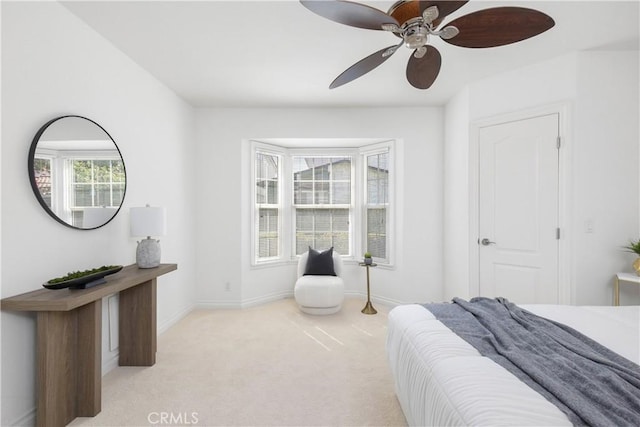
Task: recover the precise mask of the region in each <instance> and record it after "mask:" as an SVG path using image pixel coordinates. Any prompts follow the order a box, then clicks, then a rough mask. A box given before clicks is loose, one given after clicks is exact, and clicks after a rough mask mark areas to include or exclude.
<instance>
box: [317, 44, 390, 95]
mask: <svg viewBox="0 0 640 427" xmlns="http://www.w3.org/2000/svg"><path fill="white" fill-rule="evenodd" d="M397 47H398V46H396V45H393V46H389V47H385V48H384V49H380V50H379V51H377V52H376V53H373V54H371V55H369V56H367V57H366V58H364V59H361V60H360V61H358V62H356V63H355V64H353V65H352V66H351V67H349V68H347V69H346V70H344V71H343V72H342V74H340V75H339V76H338V77H336V79H335V80H334V81H333V82H331V84H330V85H329V89H335V88H337V87H339V86H342V85H343V84H345V83H349V82H351V81H353V80H355V79H357V78H358V77H362V76H364V75H365V74H367V73H368V72H369V71H371V70H373V69H374V68H376V67H377V66H378V65H380V64H382V63H383V62H384V61H386V60H387V59H389V58H391V55H393V54H394V53H395V51H393V52H392V53H391V54H389V55H386V56H385V55H383V54H384V53H385V52H387V51H388V50H389V49H393V48H397ZM396 50H397V49H396Z"/></svg>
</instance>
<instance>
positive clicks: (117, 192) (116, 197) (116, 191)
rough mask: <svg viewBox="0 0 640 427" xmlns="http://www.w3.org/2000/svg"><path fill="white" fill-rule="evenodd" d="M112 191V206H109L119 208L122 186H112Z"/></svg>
mask: <svg viewBox="0 0 640 427" xmlns="http://www.w3.org/2000/svg"><path fill="white" fill-rule="evenodd" d="M112 190H113V193H112V197H113V200H112V202H113V204H112V205H111V206H120V205H121V204H122V198H123V197H124V184H114V185H113V188H112Z"/></svg>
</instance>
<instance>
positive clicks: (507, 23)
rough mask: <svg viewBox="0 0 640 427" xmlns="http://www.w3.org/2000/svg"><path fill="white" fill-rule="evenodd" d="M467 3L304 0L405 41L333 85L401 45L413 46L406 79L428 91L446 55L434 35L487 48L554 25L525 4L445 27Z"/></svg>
mask: <svg viewBox="0 0 640 427" xmlns="http://www.w3.org/2000/svg"><path fill="white" fill-rule="evenodd" d="M467 2H468V0H465V1H449V0H440V1H430V0H427V1H423V0H401V1H397V2H396V3H394V4H393V5H392V6H391V8H390V9H389V11H388V12H387V13H385V12H383V11H381V10H379V9H376V8H374V7H371V6H367V5H364V4H360V3H354V2H350V1H340V0H339V1H327V0H300V3H302V5H303V6H305V7H306V8H307V9H309V10H310V11H312V12H314V13H316V14H318V15H320V16H322V17H324V18H327V19H330V20H332V21H335V22H339V23H341V24H345V25H350V26H352V27H358V28H365V29H369V30H382V31H388V32H391V33H393V34H394V35H395V36H397V37H399V38H400V39H401V41H400V43H398V44H395V45H392V46H389V47H385V48H384V49H380V50H379V51H377V52H375V53H373V54H371V55H369V56H367V57H366V58H364V59H362V60H360V61H358V62H356V63H355V64H353V65H352V66H351V67H349V68H347V69H346V70H345V71H344V72H342V74H340V75H339V76H338V77H336V79H335V80H334V81H333V82H332V83H331V84H330V85H329V89H335V88H337V87H339V86H342V85H344V84H345V83H349V82H351V81H353V80H355V79H357V78H358V77H361V76H363V75H364V74H366V73H368V72H369V71H371V70H373V69H374V68H376V67H377V66H379V65H380V64H382V63H383V62H384V61H386V60H387V59H389V58H390V57H391V56H392V55H393V54H394V53H395V52H396V51H397V50H398V49H399V48H400V47H401V46H402V45H405V46H407V47H408V48H409V49H413V50H414V51H413V54H412V55H411V57H410V58H409V62H408V64H407V73H406V74H407V80H408V81H409V83H410V84H411V85H412V86H414V87H415V88H418V89H428V88H429V87H431V85H432V84H433V82H434V81H435V80H436V78H437V77H438V74H439V73H440V65H441V63H442V58H441V56H440V52H439V51H438V49H436V48H435V47H434V46H432V45H430V44H428V42H429V37H433V36H435V37H440V38H441V39H442V40H444V41H445V42H447V43H450V44H452V45H456V46H460V47H468V48H486V47H496V46H504V45H507V44H511V43H516V42H519V41H522V40H525V39H528V38H530V37H533V36H537V35H538V34H541V33H543V32H545V31H547V30H548V29H550V28H551V27H553V26H554V25H555V22H554V21H553V19H552V18H551V17H549V16H548V15H546V14H544V13H542V12H539V11H537V10H533V9H527V8H523V7H495V8H490V9H483V10H479V11H477V12H473V13H470V14H468V15H464V16H461V17H459V18H457V19H454V20H453V21H451V22H449V23H447V24H445V25H440V24H441V23H442V20H443V19H444V18H445V17H446V16H447V15H449V14H451V13H453V12H455V11H456V10H458V9H460V8H461V7H462V6H464V5H465V4H466V3H467Z"/></svg>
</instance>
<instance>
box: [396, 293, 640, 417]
mask: <svg viewBox="0 0 640 427" xmlns="http://www.w3.org/2000/svg"><path fill="white" fill-rule="evenodd" d="M521 307H522V308H525V309H527V310H529V311H531V312H533V313H535V314H538V315H540V316H543V317H546V318H548V319H552V320H556V321H558V322H561V323H564V324H566V325H568V326H571V327H572V328H574V329H576V330H578V331H580V332H582V333H583V334H585V335H587V336H589V337H590V338H592V339H594V340H596V341H598V342H600V343H601V344H603V345H605V346H607V347H609V348H610V349H611V350H613V351H615V352H617V353H618V354H620V355H622V356H624V357H626V358H627V359H629V360H631V361H633V362H635V363H638V364H640V306H623V307H576V306H558V305H521ZM387 355H388V358H389V364H390V367H391V371H392V373H393V376H394V378H395V386H396V394H397V396H398V400H399V401H400V404H401V405H402V409H403V411H404V414H405V416H406V418H407V422H408V423H409V424H410V425H420V426H450V425H460V426H470V425H473V426H483V425H484V426H486V425H492V426H496V425H508V426H514V425H518V426H525V425H536V426H541V425H553V426H561V425H571V423H570V422H569V420H568V418H567V417H566V416H565V415H564V414H563V413H562V412H561V411H560V410H559V409H558V408H557V407H556V406H555V405H553V404H552V403H551V402H549V401H547V400H546V399H545V398H544V397H542V396H541V395H540V394H538V393H537V392H536V391H534V390H533V389H531V388H530V387H529V386H527V385H526V384H525V383H523V382H521V381H520V380H519V379H517V378H516V377H515V376H514V375H512V374H511V373H510V372H508V371H507V370H505V369H504V368H502V367H501V366H499V365H498V364H496V363H495V362H493V361H492V360H490V359H488V358H486V357H482V356H481V355H480V353H478V351H477V350H476V349H475V348H474V347H472V346H471V345H470V344H468V343H467V342H466V341H464V340H463V339H462V338H460V337H458V336H457V335H456V334H455V333H453V332H452V331H451V330H450V329H448V328H447V327H446V326H444V325H443V324H442V323H441V322H439V321H438V320H436V319H435V317H434V316H433V315H432V314H431V313H430V312H429V311H428V310H426V309H425V308H424V307H422V306H421V305H417V304H411V305H403V306H398V307H395V308H394V309H393V310H391V312H390V313H389V330H388V337H387Z"/></svg>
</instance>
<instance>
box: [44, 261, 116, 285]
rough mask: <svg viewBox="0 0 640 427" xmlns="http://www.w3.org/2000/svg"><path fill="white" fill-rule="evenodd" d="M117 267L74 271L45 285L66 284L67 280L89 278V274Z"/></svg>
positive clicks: (104, 266)
mask: <svg viewBox="0 0 640 427" xmlns="http://www.w3.org/2000/svg"><path fill="white" fill-rule="evenodd" d="M118 267H119V266H118V265H103V266H102V267H99V268H94V269H91V270H85V271H74V272H72V273H69V274H67V275H66V276H63V277H56V278H55V279H51V280H49V281H48V282H47V283H50V284H55V283H62V282H66V281H67V280H73V279H78V278H80V277H84V276H89V275H91V274H96V273H100V272H102V271H108V270H112V269H114V268H118Z"/></svg>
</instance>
